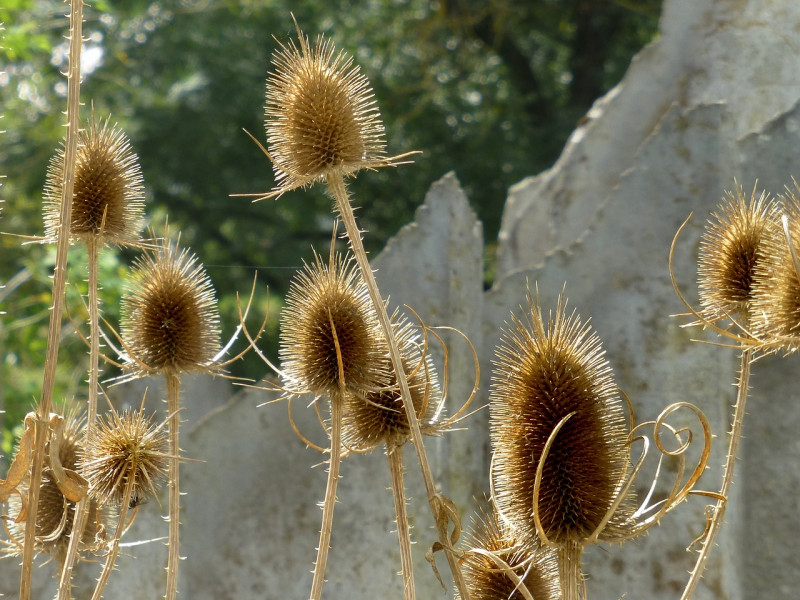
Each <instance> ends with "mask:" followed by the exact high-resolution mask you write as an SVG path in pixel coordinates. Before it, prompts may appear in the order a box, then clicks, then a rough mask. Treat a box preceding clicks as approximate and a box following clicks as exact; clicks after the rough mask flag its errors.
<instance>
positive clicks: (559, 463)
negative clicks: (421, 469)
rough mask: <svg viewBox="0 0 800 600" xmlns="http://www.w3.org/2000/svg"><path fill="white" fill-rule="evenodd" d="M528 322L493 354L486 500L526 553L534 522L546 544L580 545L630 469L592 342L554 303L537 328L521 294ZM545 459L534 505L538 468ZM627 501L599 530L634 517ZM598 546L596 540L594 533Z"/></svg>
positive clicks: (606, 376)
mask: <svg viewBox="0 0 800 600" xmlns="http://www.w3.org/2000/svg"><path fill="white" fill-rule="evenodd" d="M528 307H529V311H530V316H529V317H528V318H527V319H526V321H523V320H521V319H520V318H518V317H517V316H515V315H512V321H511V324H510V326H509V327H508V329H507V330H506V331H504V332H503V337H502V340H501V343H500V345H499V346H498V348H497V359H496V361H495V368H494V372H493V375H492V390H491V394H490V403H489V411H490V432H491V442H492V450H493V452H494V457H493V461H494V464H493V483H494V501H495V505H496V507H497V510H498V512H499V513H500V514H501V515H502V516H503V518H504V519H507V520H508V521H509V522H510V523H511V525H512V526H513V527H514V531H515V537H516V538H517V539H518V540H519V541H520V542H521V543H524V544H528V545H534V544H535V543H536V540H537V528H536V521H535V519H534V514H536V516H537V517H538V520H539V522H540V523H541V528H542V530H543V533H544V535H546V537H547V539H548V540H549V541H550V542H551V543H552V544H554V545H558V546H563V545H566V544H571V545H574V544H582V543H583V542H585V541H586V540H587V539H588V538H590V536H592V534H593V533H594V532H595V530H596V529H597V528H598V527H599V526H600V525H601V524H602V522H603V519H604V518H605V517H606V515H607V513H608V511H609V509H610V508H611V507H612V504H613V503H614V501H615V500H616V499H617V493H618V490H619V486H620V484H621V482H622V480H623V478H624V477H625V476H626V474H627V471H628V465H629V446H628V444H627V441H628V440H627V437H628V436H627V433H628V432H627V426H626V416H625V410H624V408H623V405H622V401H621V400H620V397H619V394H618V390H617V388H616V386H615V385H614V381H613V379H612V373H611V367H610V366H609V364H608V361H606V360H605V358H604V351H603V350H602V347H601V344H600V339H599V338H598V337H597V335H596V334H595V333H594V332H593V331H592V330H591V328H590V327H589V325H588V324H585V323H582V322H581V320H580V317H579V316H577V315H576V313H575V312H574V311H573V312H572V314H570V315H568V314H567V301H566V299H565V298H564V296H563V293H562V295H561V296H560V297H559V299H558V303H557V306H556V311H555V316H553V314H552V313H550V315H549V316H548V319H547V323H546V324H545V322H544V319H543V317H542V310H541V306H540V305H539V301H538V294H537V297H536V298H534V297H533V296H532V295H531V293H530V291H529V292H528ZM569 415H572V416H571V417H569V419H567V420H566V421H565V422H564V423H563V424H562V427H561V429H560V430H559V431H558V433H557V434H555V437H554V438H553V440H552V446H551V447H550V450H549V453H548V454H547V456H546V459H545V461H544V465H543V470H542V477H541V484H540V488H539V497H538V502H535V503H534V502H533V501H532V499H533V498H534V485H535V481H536V473H537V467H538V465H539V462H540V460H541V459H542V455H543V453H544V450H545V446H546V444H547V443H548V440H549V439H550V438H551V435H553V433H554V431H555V430H556V428H557V426H558V425H559V423H561V422H562V420H563V419H565V418H566V417H568V416H569ZM632 503H633V499H632V496H631V497H629V498H627V500H626V501H625V502H624V503H623V505H622V506H621V507H620V508H619V510H617V511H615V513H614V517H613V518H612V519H611V521H610V522H609V523H608V525H607V527H606V528H605V529H604V530H603V531H604V532H608V533H611V532H614V531H619V530H618V529H617V527H621V523H622V522H623V521H624V520H625V518H626V517H627V516H630V513H631V512H632ZM599 539H600V540H602V539H604V538H603V536H602V535H601V536H600V538H599Z"/></svg>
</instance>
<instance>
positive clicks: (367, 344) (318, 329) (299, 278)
mask: <svg viewBox="0 0 800 600" xmlns="http://www.w3.org/2000/svg"><path fill="white" fill-rule="evenodd" d="M337 345H338V352H337ZM339 356H341V365H340V364H339ZM280 358H281V368H282V375H283V380H284V381H283V385H284V389H285V391H286V392H287V393H288V394H289V395H301V394H313V395H314V396H322V395H326V394H327V395H335V396H337V397H338V396H339V394H340V392H341V389H340V383H341V382H340V375H342V376H343V379H344V391H345V393H346V394H354V395H357V396H361V397H363V396H364V395H365V394H367V393H369V392H372V391H374V390H376V389H379V388H382V387H384V386H385V385H386V383H387V382H388V379H389V374H388V361H387V358H386V350H385V342H384V340H383V336H382V335H381V333H380V328H379V325H378V318H377V315H376V314H375V310H374V308H373V306H372V302H371V301H370V297H369V293H368V292H367V288H366V285H365V284H364V282H363V280H362V279H361V276H360V274H359V272H358V269H357V268H356V265H355V263H354V262H353V260H352V257H347V258H343V257H342V256H341V255H338V254H335V253H334V252H333V251H331V257H330V261H329V263H328V264H325V262H323V261H322V259H321V258H320V257H319V255H315V260H314V262H313V263H311V264H306V265H305V267H304V268H303V270H302V271H299V272H298V273H297V275H296V276H295V278H294V279H293V280H292V282H291V283H290V286H289V292H288V294H287V297H286V305H285V306H284V308H283V313H282V314H281V334H280ZM340 368H341V372H340Z"/></svg>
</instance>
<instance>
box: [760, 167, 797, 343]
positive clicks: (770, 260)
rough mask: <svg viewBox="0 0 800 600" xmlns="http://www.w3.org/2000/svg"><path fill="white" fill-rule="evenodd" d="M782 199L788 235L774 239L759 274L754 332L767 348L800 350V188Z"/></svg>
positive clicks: (791, 191) (767, 244)
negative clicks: (798, 258)
mask: <svg viewBox="0 0 800 600" xmlns="http://www.w3.org/2000/svg"><path fill="white" fill-rule="evenodd" d="M794 186H795V189H794V190H792V189H790V188H788V187H787V188H786V193H785V194H783V195H781V196H780V199H781V203H782V205H783V214H784V216H785V219H786V232H780V233H779V234H778V235H775V236H773V237H771V238H770V240H769V241H768V243H766V244H765V246H764V259H763V261H761V262H760V263H759V265H758V268H757V272H756V281H757V285H756V286H755V299H754V301H753V324H752V328H753V332H754V335H755V337H756V338H757V339H759V340H760V341H763V342H764V343H765V346H766V347H771V348H772V349H774V350H785V351H787V352H793V351H795V350H797V349H798V347H800V262H798V260H797V257H798V256H799V255H800V198H799V197H798V194H800V186H798V184H797V182H795V183H794Z"/></svg>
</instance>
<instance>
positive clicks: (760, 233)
mask: <svg viewBox="0 0 800 600" xmlns="http://www.w3.org/2000/svg"><path fill="white" fill-rule="evenodd" d="M778 233H779V219H778V208H777V206H776V204H775V202H773V201H772V200H771V199H770V198H769V196H768V194H767V193H766V192H763V191H762V192H761V193H760V194H757V193H756V188H755V187H754V188H753V193H752V194H751V196H750V200H749V201H747V199H746V198H745V195H744V193H743V191H742V187H741V186H737V187H736V190H735V195H734V193H732V192H730V191H728V192H725V197H724V198H723V200H722V203H721V204H720V206H719V209H718V211H717V212H714V213H712V215H711V219H710V220H709V222H708V225H707V226H706V229H705V231H704V233H703V236H702V237H701V238H700V252H699V257H698V261H697V271H698V278H699V287H700V304H701V307H702V314H703V316H705V317H706V318H708V319H709V320H711V321H717V320H719V319H722V318H726V317H728V318H731V317H732V318H740V319H745V320H747V319H748V318H749V316H750V307H751V304H752V302H753V298H754V292H753V289H754V279H755V273H756V268H757V266H756V265H757V263H758V261H760V260H762V259H763V257H764V248H765V244H767V243H774V239H775V237H776V236H777V235H778ZM770 240H773V241H772V242H770Z"/></svg>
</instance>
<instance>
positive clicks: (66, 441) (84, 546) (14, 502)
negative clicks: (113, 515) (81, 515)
mask: <svg viewBox="0 0 800 600" xmlns="http://www.w3.org/2000/svg"><path fill="white" fill-rule="evenodd" d="M64 419H65V422H64V429H63V434H62V438H61V443H60V446H59V452H58V456H59V460H60V462H61V466H62V467H63V468H64V469H70V470H72V471H79V470H80V468H81V465H82V463H83V461H84V447H83V438H84V430H85V421H84V417H83V415H79V414H78V411H77V410H76V409H74V408H70V409H68V410H67V412H66V413H65V415H64ZM29 487H30V480H29V479H28V478H27V477H26V479H25V480H24V481H23V483H22V484H21V485H20V487H19V491H20V493H21V494H22V495H23V497H26V498H27V495H28V489H29ZM8 502H9V511H10V513H11V514H18V512H19V509H20V508H21V506H20V501H19V497H18V496H17V495H16V494H12V495H11V497H10V498H9V500H8ZM104 516H107V515H104ZM102 517H103V516H101V514H100V511H99V509H98V505H97V503H96V502H95V501H94V500H90V506H89V518H88V519H87V522H86V527H85V529H84V532H83V537H82V539H81V545H80V550H84V551H90V552H95V551H97V550H100V549H101V547H102V546H103V539H102V538H103V536H104V527H103V524H102V520H103V518H102ZM74 518H75V503H74V502H71V501H69V500H67V499H66V498H65V497H64V494H63V493H61V490H60V489H59V487H58V484H57V483H56V479H55V476H54V475H53V471H52V470H51V467H50V442H48V444H47V445H46V447H45V459H44V463H43V468H42V479H41V484H40V487H39V506H38V509H37V513H36V543H35V548H36V551H37V552H42V553H45V554H49V555H51V556H53V557H55V558H56V559H57V560H58V561H59V563H60V562H61V561H63V558H64V557H65V556H66V552H67V547H68V546H69V540H70V536H71V534H72V523H73V520H74ZM25 526H26V523H25V522H24V521H23V522H21V523H16V522H12V521H9V533H10V535H11V537H12V539H14V540H16V541H17V542H21V540H22V539H23V538H24V536H25ZM5 551H6V552H7V553H9V554H11V555H14V556H16V555H18V554H21V553H22V546H21V545H20V544H10V545H9V546H8V547H7V548H6V549H5Z"/></svg>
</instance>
